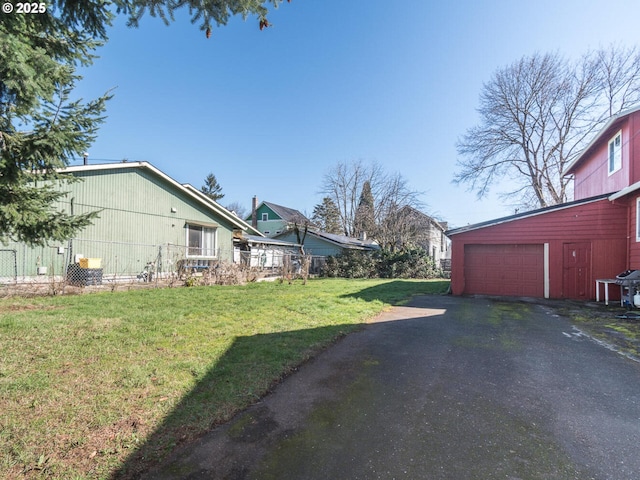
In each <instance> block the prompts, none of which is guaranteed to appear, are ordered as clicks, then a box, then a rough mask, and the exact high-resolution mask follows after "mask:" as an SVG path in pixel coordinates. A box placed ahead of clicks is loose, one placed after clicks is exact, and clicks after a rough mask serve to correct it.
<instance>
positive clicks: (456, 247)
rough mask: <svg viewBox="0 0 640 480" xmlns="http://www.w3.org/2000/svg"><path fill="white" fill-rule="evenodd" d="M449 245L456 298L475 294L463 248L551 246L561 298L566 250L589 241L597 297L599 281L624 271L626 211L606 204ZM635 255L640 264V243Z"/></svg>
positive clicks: (484, 231)
mask: <svg viewBox="0 0 640 480" xmlns="http://www.w3.org/2000/svg"><path fill="white" fill-rule="evenodd" d="M451 240H452V259H451V266H452V272H451V288H452V292H453V293H454V294H456V295H461V294H463V293H467V294H471V293H474V292H473V291H471V290H470V289H469V288H468V287H467V279H466V278H465V274H466V275H469V274H470V268H471V269H472V268H473V265H471V266H465V261H466V260H467V257H466V256H465V246H468V245H472V244H473V245H481V244H486V245H491V244H493V245H497V244H514V245H525V244H540V245H542V244H545V243H548V244H549V295H550V297H551V298H563V287H562V281H563V272H562V265H563V245H564V244H565V243H579V242H590V243H591V249H592V255H591V257H592V260H591V268H590V278H589V282H590V284H592V285H594V287H593V291H592V292H591V295H590V296H591V297H592V298H595V280H596V278H598V279H599V278H611V277H612V276H615V275H617V274H618V273H620V272H621V271H622V270H624V269H625V267H626V264H627V255H626V244H627V206H626V205H625V204H621V203H612V202H610V201H609V200H608V199H602V200H597V201H593V202H590V203H586V204H581V205H576V206H573V207H567V208H560V209H558V210H551V211H548V212H544V213H541V214H538V215H535V216H530V217H523V218H515V219H511V220H509V221H505V222H504V223H497V224H493V225H488V226H485V227H481V228H478V229H475V230H468V231H463V232H460V233H453V234H452V235H451ZM633 240H635V238H634V239H633ZM635 253H636V255H637V259H638V261H639V262H640V244H638V245H637V248H636V250H635ZM472 285H473V284H472ZM511 288H512V287H510V286H508V285H505V286H504V288H503V289H502V290H501V291H502V292H503V293H502V294H504V295H512V294H513V293H510V289H511ZM539 296H542V295H539Z"/></svg>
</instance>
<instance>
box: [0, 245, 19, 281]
mask: <svg viewBox="0 0 640 480" xmlns="http://www.w3.org/2000/svg"><path fill="white" fill-rule="evenodd" d="M17 282H18V262H17V252H16V250H13V249H0V285H11V284H15V283H17Z"/></svg>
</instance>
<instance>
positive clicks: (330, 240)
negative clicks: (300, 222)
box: [275, 230, 379, 257]
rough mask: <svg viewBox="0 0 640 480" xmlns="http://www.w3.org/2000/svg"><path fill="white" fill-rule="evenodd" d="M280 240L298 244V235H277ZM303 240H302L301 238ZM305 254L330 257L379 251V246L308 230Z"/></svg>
mask: <svg viewBox="0 0 640 480" xmlns="http://www.w3.org/2000/svg"><path fill="white" fill-rule="evenodd" d="M300 236H301V237H302V236H304V231H301V232H300ZM275 238H277V239H278V240H285V241H288V242H297V241H298V240H297V235H296V233H295V232H294V231H291V230H288V231H286V232H283V233H280V234H279V235H276V237H275ZM301 240H302V238H301ZM303 247H304V253H305V254H307V255H313V256H314V257H316V256H319V257H328V256H335V255H338V254H340V253H343V252H344V251H345V250H378V249H379V247H378V244H376V243H375V242H372V241H368V240H360V239H357V238H352V237H346V236H344V235H335V234H333V233H326V232H318V231H314V230H308V231H307V234H306V236H304V241H303Z"/></svg>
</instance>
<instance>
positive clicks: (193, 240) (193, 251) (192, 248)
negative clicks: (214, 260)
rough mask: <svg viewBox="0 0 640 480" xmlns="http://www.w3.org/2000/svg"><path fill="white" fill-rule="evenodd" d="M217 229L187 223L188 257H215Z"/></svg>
mask: <svg viewBox="0 0 640 480" xmlns="http://www.w3.org/2000/svg"><path fill="white" fill-rule="evenodd" d="M215 256H216V229H215V228H214V227H206V226H204V225H191V224H187V257H206V258H210V257H215Z"/></svg>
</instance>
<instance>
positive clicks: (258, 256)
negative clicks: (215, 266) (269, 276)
mask: <svg viewBox="0 0 640 480" xmlns="http://www.w3.org/2000/svg"><path fill="white" fill-rule="evenodd" d="M298 255H300V245H298V244H297V243H292V242H287V241H284V240H277V239H274V238H267V237H263V236H257V235H243V236H242V238H241V239H238V241H237V243H236V249H235V251H234V263H237V264H241V265H248V266H250V267H256V268H260V269H273V268H278V267H281V266H282V265H283V264H284V263H285V261H286V257H291V256H298Z"/></svg>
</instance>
